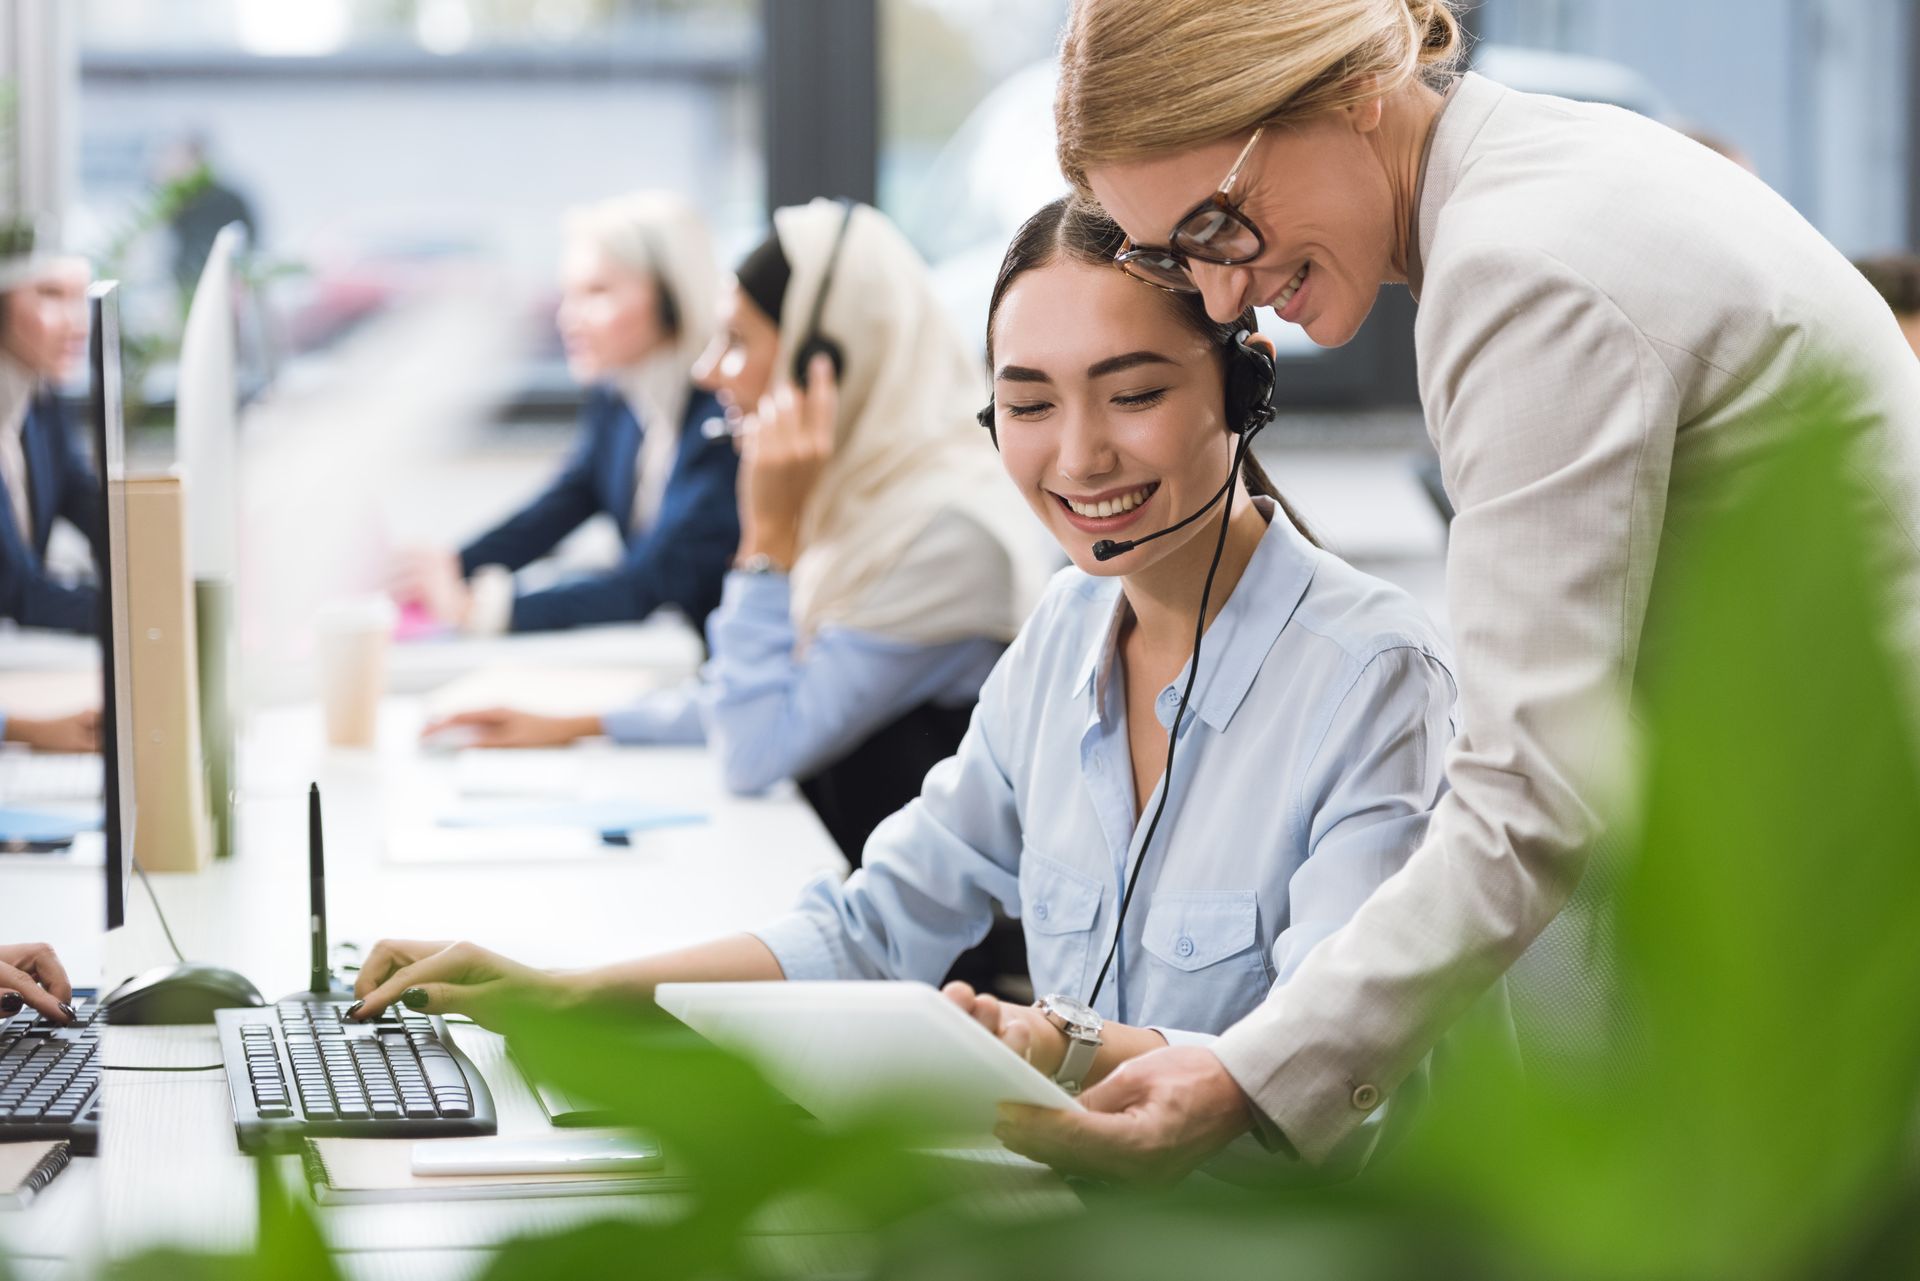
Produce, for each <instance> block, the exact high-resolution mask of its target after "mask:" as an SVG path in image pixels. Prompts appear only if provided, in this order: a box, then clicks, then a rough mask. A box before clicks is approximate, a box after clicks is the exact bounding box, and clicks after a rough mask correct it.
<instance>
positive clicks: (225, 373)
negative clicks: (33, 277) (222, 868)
mask: <svg viewBox="0 0 1920 1281" xmlns="http://www.w3.org/2000/svg"><path fill="white" fill-rule="evenodd" d="M246 237H247V229H246V227H245V226H244V225H243V224H241V223H238V222H230V223H228V224H227V225H226V226H224V227H222V228H221V229H220V233H219V234H218V235H217V236H215V237H214V238H213V248H212V249H211V250H210V251H209V252H208V254H207V261H206V265H205V266H204V267H202V268H201V269H200V281H199V284H198V285H197V286H195V288H194V291H193V303H192V305H191V306H190V307H189V308H188V309H187V327H186V332H185V333H184V334H183V335H182V336H181V339H180V366H179V380H178V384H177V386H176V387H175V390H174V402H173V404H174V438H175V440H176V442H177V448H178V451H179V458H180V464H181V466H182V467H184V468H185V469H186V474H187V484H188V486H189V487H190V488H191V491H192V495H193V502H192V504H191V506H190V507H189V509H188V512H187V558H188V562H189V565H190V567H191V573H192V576H193V604H194V625H195V635H196V636H197V637H198V640H199V646H200V652H199V655H198V660H199V668H200V671H199V676H200V736H201V747H202V751H203V753H204V755H203V760H204V761H205V765H206V779H207V794H208V799H209V801H210V802H211V818H212V820H213V839H214V849H215V851H216V853H217V854H218V855H219V856H220V857H222V858H225V857H228V856H230V855H231V854H232V853H233V755H234V744H233V736H234V712H233V680H234V603H233V594H234V577H235V572H236V568H237V565H236V562H237V560H238V550H239V549H238V543H239V510H240V499H239V488H238V478H239V452H240V385H239V376H238V372H237V370H238V347H239V332H240V327H239V323H238V319H237V314H238V313H237V308H236V305H235V301H236V295H237V294H238V292H239V273H238V272H237V270H236V259H237V257H238V255H239V253H240V251H241V249H242V248H243V247H244V246H245V244H246Z"/></svg>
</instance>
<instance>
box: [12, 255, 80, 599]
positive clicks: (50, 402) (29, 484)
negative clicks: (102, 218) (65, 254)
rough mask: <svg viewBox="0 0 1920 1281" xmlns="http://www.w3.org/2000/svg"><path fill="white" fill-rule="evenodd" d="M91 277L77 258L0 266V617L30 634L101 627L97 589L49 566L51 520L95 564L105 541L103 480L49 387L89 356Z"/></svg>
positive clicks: (31, 261)
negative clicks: (74, 534)
mask: <svg viewBox="0 0 1920 1281" xmlns="http://www.w3.org/2000/svg"><path fill="white" fill-rule="evenodd" d="M90 277H91V272H90V271H89V269H88V267H87V264H86V263H85V262H84V261H82V260H80V259H77V258H56V259H43V260H28V261H19V260H15V261H13V262H10V263H7V264H4V265H0V290H4V292H0V617H5V618H11V619H13V620H14V621H16V622H18V623H20V624H21V625H22V626H26V627H47V628H56V629H58V630H61V631H69V632H90V631H93V630H94V629H95V628H96V627H97V626H98V625H99V619H98V617H97V615H98V611H99V593H98V591H97V590H96V589H95V588H94V587H93V585H92V584H90V583H68V582H63V581H61V580H59V579H58V578H55V577H54V576H53V575H51V574H49V573H48V572H47V567H46V555H47V544H48V542H49V541H50V540H51V539H52V537H53V527H54V523H55V521H57V520H63V519H64V520H66V521H68V522H69V523H71V524H72V525H74V526H75V527H76V528H78V529H79V530H80V532H81V533H82V534H84V535H85V536H86V538H87V541H88V542H89V543H90V544H91V545H92V546H93V549H94V556H95V560H96V562H97V561H98V558H99V551H100V546H101V543H102V542H103V541H104V540H105V537H106V521H105V515H104V513H103V512H102V511H101V510H100V487H99V480H98V479H97V477H96V476H95V473H94V470H93V468H92V466H91V465H90V464H89V463H88V462H87V459H86V456H85V455H84V454H83V453H82V452H81V450H80V446H79V443H78V442H77V441H76V440H75V439H74V436H73V433H72V431H71V430H70V429H69V426H68V423H67V418H66V415H65V414H64V413H62V412H61V409H60V405H59V402H57V401H56V400H55V399H54V398H53V395H52V393H51V391H50V390H49V389H48V388H49V384H53V383H58V382H60V381H62V380H63V379H65V378H66V377H67V376H68V375H69V374H70V373H72V371H73V367H74V365H75V364H77V363H78V361H79V359H80V356H81V354H82V352H83V351H84V348H85V343H86V337H87V312H86V294H87V281H88V280H89V278H90Z"/></svg>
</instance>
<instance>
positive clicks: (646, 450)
mask: <svg viewBox="0 0 1920 1281" xmlns="http://www.w3.org/2000/svg"><path fill="white" fill-rule="evenodd" d="M719 286H720V275H719V268H718V266H717V265H716V263H715V261H714V257H713V248H712V244H711V241H710V239H709V236H708V232H707V228H706V226H705V224H704V223H702V222H701V220H700V218H699V216H698V215H697V214H696V213H695V212H694V210H693V209H692V208H691V206H689V205H687V204H686V203H685V202H684V201H682V200H680V199H679V198H677V197H674V196H670V195H667V194H664V193H657V192H642V193H637V194H633V195H628V196H623V197H619V198H617V199H613V200H607V201H603V202H601V203H599V204H594V205H589V206H587V207H585V208H583V209H579V210H576V211H575V212H574V213H573V214H572V215H571V216H570V217H569V218H568V220H567V226H566V247H565V251H564V253H563V255H562V260H561V301H560V313H559V326H560V336H561V339H562V340H563V341H564V343H565V344H566V352H567V368H568V370H569V371H570V372H571V373H572V374H573V376H574V377H575V378H577V379H579V380H580V381H581V382H582V383H585V384H587V385H588V391H587V398H586V403H585V404H584V405H583V406H582V407H581V410H580V441H579V444H578V446H577V447H576V448H575V450H574V452H573V456H572V457H571V458H570V459H568V461H567V463H566V465H565V467H563V468H562V469H561V471H560V474H559V475H558V476H557V477H555V478H554V480H553V482H552V483H551V484H550V485H548V487H547V488H546V490H545V491H544V492H543V493H541V494H540V495H539V496H538V497H536V498H534V500H533V501H532V502H530V503H528V504H527V505H526V506H525V507H523V508H521V509H520V510H519V511H517V512H515V513H514V514H513V515H512V516H509V517H508V518H507V519H506V520H504V521H502V522H501V523H500V524H498V525H496V526H495V527H494V528H492V529H490V530H488V531H487V532H486V533H484V534H482V535H480V536H479V537H478V538H476V539H474V540H473V541H472V542H470V543H468V544H467V545H466V546H465V547H463V548H461V549H460V550H459V551H452V550H448V549H440V548H433V549H414V550H410V551H408V552H405V553H403V554H402V556H401V558H400V562H399V564H398V566H397V567H396V570H395V573H394V575H393V580H392V590H393V593H394V595H395V597H396V598H397V599H398V600H399V601H400V603H401V604H403V605H405V604H416V605H418V606H420V607H423V608H424V609H425V610H426V611H427V612H429V613H430V614H431V615H432V616H433V617H434V618H435V619H436V620H437V621H439V622H440V623H442V624H443V625H446V626H450V627H456V628H459V629H461V630H463V631H467V632H471V633H478V634H492V633H498V632H504V631H516V632H531V631H547V630H552V629H555V628H563V627H581V626H586V625H589V624H593V623H618V622H632V621H637V620H639V619H643V618H646V617H647V616H648V615H650V614H652V613H653V612H654V611H655V610H656V609H659V608H660V607H661V606H663V605H671V606H673V607H674V608H676V609H678V610H679V611H680V612H681V613H682V614H684V615H685V616H686V618H687V620H688V621H689V622H691V623H692V624H693V625H694V626H695V627H696V628H698V627H700V626H701V625H702V624H704V623H705V621H706V617H707V615H708V614H709V613H711V612H712V610H713V608H714V606H715V605H716V604H718V603H719V600H720V582H721V579H722V577H723V576H724V575H725V574H726V570H727V563H728V561H729V560H731V558H732V556H733V552H734V547H735V544H736V543H737V542H738V541H739V536H740V528H739V523H738V518H737V517H736V515H735V503H734V490H733V487H734V474H735V471H736V469H737V466H738V460H737V458H736V456H735V453H734V450H733V447H732V445H731V444H730V443H729V442H728V441H727V440H725V439H711V438H709V437H708V436H707V435H706V434H705V433H703V432H702V431H701V425H702V424H703V423H705V422H706V421H707V420H709V419H713V418H717V417H719V415H720V406H719V404H718V403H717V402H716V401H715V400H714V398H713V395H712V393H710V392H708V391H705V390H703V389H700V388H697V387H694V386H692V385H691V383H690V381H689V378H690V374H691V371H692V368H693V363H694V361H695V359H696V358H697V357H698V356H699V354H700V352H701V350H702V349H703V348H704V347H705V346H706V344H707V342H708V340H709V339H710V338H712V336H713V332H714V307H715V301H716V299H717V297H718V295H719ZM602 514H604V515H606V516H608V517H611V518H612V520H613V522H614V523H615V524H616V525H617V526H618V527H619V530H620V537H621V541H622V543H623V545H624V549H625V550H624V551H623V553H622V555H621V559H620V563H619V564H618V565H616V566H614V567H613V568H611V569H607V570H604V571H601V572H599V573H594V574H588V575H585V576H581V577H576V578H573V579H570V580H567V581H564V582H561V583H558V584H555V585H554V586H551V587H547V588H544V589H540V590H534V591H525V592H521V591H517V590H516V587H515V583H514V580H513V574H514V571H516V570H519V569H521V568H524V567H525V566H527V565H529V564H531V563H532V562H534V561H536V560H538V559H540V558H541V557H544V556H546V555H548V554H550V553H551V552H552V551H553V550H554V548H555V547H557V546H559V544H560V542H561V540H562V539H564V538H566V537H567V535H569V534H571V533H572V532H573V531H574V530H576V529H578V528H579V527H580V526H581V525H584V524H585V523H586V522H587V521H589V520H591V519H593V518H594V517H595V516H598V515H602Z"/></svg>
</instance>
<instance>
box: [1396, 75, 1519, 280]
mask: <svg viewBox="0 0 1920 1281" xmlns="http://www.w3.org/2000/svg"><path fill="white" fill-rule="evenodd" d="M1506 92H1507V90H1506V89H1504V88H1502V87H1501V86H1500V85H1498V84H1495V83H1494V82H1493V81H1491V80H1489V79H1487V78H1486V77H1485V76H1481V75H1476V74H1474V73H1473V72H1471V71H1469V72H1466V73H1465V74H1464V75H1461V76H1460V77H1459V78H1458V79H1456V80H1455V81H1454V82H1453V84H1452V86H1451V87H1449V88H1448V90H1447V96H1446V99H1445V101H1443V102H1442V103H1441V104H1440V111H1439V114H1438V115H1436V116H1434V118H1433V124H1432V126H1431V127H1430V128H1429V129H1428V130H1427V141H1426V147H1425V149H1424V151H1423V152H1422V154H1421V158H1420V181H1419V183H1418V184H1417V185H1416V186H1415V187H1414V191H1413V244H1412V245H1411V246H1409V247H1408V250H1407V289H1408V291H1409V292H1410V293H1412V294H1413V300H1414V301H1415V302H1418V301H1420V288H1421V286H1422V285H1423V284H1425V283H1426V274H1427V257H1428V255H1430V254H1431V253H1432V252H1433V236H1434V230H1435V228H1436V227H1437V226H1438V225H1439V222H1440V210H1441V208H1442V206H1444V205H1445V204H1446V203H1447V201H1448V200H1449V199H1451V198H1452V196H1453V189H1454V187H1456V186H1457V185H1458V184H1459V182H1460V174H1461V171H1462V170H1463V169H1464V168H1465V165H1466V159H1467V150H1468V148H1470V147H1471V146H1472V145H1473V140H1474V139H1475V138H1477V137H1479V135H1480V127H1481V126H1482V125H1484V124H1486V122H1487V117H1488V116H1490V115H1492V114H1493V109H1494V107H1495V106H1497V105H1498V104H1499V101H1500V99H1501V97H1502V96H1503V95H1505V94H1506Z"/></svg>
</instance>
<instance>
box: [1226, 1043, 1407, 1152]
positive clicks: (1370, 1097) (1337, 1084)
mask: <svg viewBox="0 0 1920 1281" xmlns="http://www.w3.org/2000/svg"><path fill="white" fill-rule="evenodd" d="M1277 1023H1278V1020H1277V1019H1275V1018H1274V1017H1273V1015H1272V1014H1271V1013H1269V1012H1267V1011H1264V1010H1257V1011H1255V1012H1254V1013H1253V1014H1251V1015H1249V1016H1248V1017H1247V1018H1245V1019H1243V1020H1241V1021H1240V1022H1239V1023H1236V1024H1235V1025H1234V1026H1232V1027H1230V1028H1228V1029H1227V1030H1226V1031H1225V1032H1224V1033H1222V1034H1221V1036H1220V1039H1219V1040H1218V1041H1216V1042H1215V1043H1214V1046H1213V1053H1214V1057H1216V1058H1218V1059H1219V1060H1220V1062H1221V1064H1222V1065H1223V1066H1225V1068H1226V1069H1227V1074H1228V1075H1230V1076H1231V1077H1233V1079H1234V1082H1235V1084H1237V1085H1238V1086H1239V1087H1240V1089H1241V1090H1242V1091H1243V1092H1244V1093H1245V1094H1246V1096H1247V1098H1248V1099H1249V1100H1251V1102H1252V1104H1253V1107H1252V1111H1253V1114H1254V1132H1255V1133H1256V1134H1257V1135H1259V1136H1260V1140H1261V1142H1262V1143H1263V1144H1267V1145H1268V1146H1273V1145H1275V1144H1282V1143H1284V1144H1286V1145H1288V1146H1289V1147H1291V1148H1292V1150H1294V1151H1296V1152H1298V1153H1299V1154H1300V1157H1301V1159H1302V1160H1304V1161H1306V1162H1307V1163H1308V1164H1309V1165H1319V1164H1321V1163H1323V1162H1324V1161H1326V1160H1327V1159H1328V1158H1330V1157H1332V1156H1333V1155H1334V1153H1335V1152H1336V1151H1338V1150H1339V1149H1340V1147H1341V1145H1342V1144H1343V1143H1344V1142H1345V1141H1346V1139H1347V1138H1348V1137H1349V1136H1350V1135H1351V1134H1352V1133H1353V1132H1354V1131H1355V1130H1356V1129H1358V1128H1359V1126H1360V1123H1361V1122H1362V1121H1364V1120H1366V1118H1367V1114H1368V1113H1369V1112H1371V1111H1372V1110H1373V1109H1374V1108H1375V1107H1377V1106H1378V1105H1379V1103H1380V1101H1381V1097H1382V1096H1381V1091H1380V1090H1379V1089H1378V1088H1377V1087H1375V1086H1373V1085H1371V1084H1369V1083H1365V1082H1360V1083H1354V1082H1349V1081H1347V1080H1346V1079H1345V1077H1344V1076H1343V1075H1341V1069H1340V1067H1339V1066H1338V1065H1337V1064H1336V1063H1334V1062H1333V1061H1332V1059H1331V1056H1304V1055H1301V1054H1298V1053H1296V1054H1292V1055H1287V1054H1284V1053H1281V1054H1276V1053H1275V1052H1274V1049H1273V1047H1274V1046H1275V1045H1276V1044H1284V1041H1281V1039H1280V1035H1281V1034H1280V1031H1279V1028H1278V1027H1277V1026H1276V1025H1277ZM1363 1105H1364V1106H1363Z"/></svg>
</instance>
